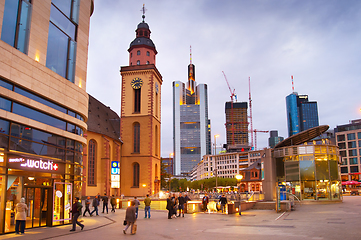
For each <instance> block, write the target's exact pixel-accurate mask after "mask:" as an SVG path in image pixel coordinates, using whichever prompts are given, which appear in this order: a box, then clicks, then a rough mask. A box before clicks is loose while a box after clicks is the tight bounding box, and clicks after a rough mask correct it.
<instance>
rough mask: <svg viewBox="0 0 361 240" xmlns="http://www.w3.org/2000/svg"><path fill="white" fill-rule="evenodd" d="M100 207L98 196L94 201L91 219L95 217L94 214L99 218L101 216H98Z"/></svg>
mask: <svg viewBox="0 0 361 240" xmlns="http://www.w3.org/2000/svg"><path fill="white" fill-rule="evenodd" d="M98 206H99V200H98V196H95V198H94V199H93V211H92V212H91V213H90V216H91V217H92V216H93V213H94V212H95V213H96V214H97V216H99V214H98Z"/></svg>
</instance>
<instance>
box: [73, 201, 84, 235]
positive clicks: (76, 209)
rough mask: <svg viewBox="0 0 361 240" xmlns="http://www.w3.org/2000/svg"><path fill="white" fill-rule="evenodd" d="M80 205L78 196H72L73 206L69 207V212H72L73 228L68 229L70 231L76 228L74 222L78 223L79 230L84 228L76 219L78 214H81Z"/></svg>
mask: <svg viewBox="0 0 361 240" xmlns="http://www.w3.org/2000/svg"><path fill="white" fill-rule="evenodd" d="M82 207H83V206H82V205H81V203H80V202H79V198H78V197H75V198H74V203H73V206H72V208H71V211H70V212H71V213H72V223H73V228H72V229H71V230H70V231H71V232H72V231H75V229H76V224H78V225H79V226H80V227H81V230H83V228H84V225H83V224H81V223H80V222H79V221H78V217H79V215H80V214H81V209H82Z"/></svg>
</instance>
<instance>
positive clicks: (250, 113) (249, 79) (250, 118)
mask: <svg viewBox="0 0 361 240" xmlns="http://www.w3.org/2000/svg"><path fill="white" fill-rule="evenodd" d="M248 88H249V89H248V90H249V91H248V93H249V95H248V101H249V120H250V121H249V122H250V127H251V129H250V130H249V132H250V133H251V149H252V147H253V119H252V98H251V77H248Z"/></svg>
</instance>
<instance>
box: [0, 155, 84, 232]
mask: <svg viewBox="0 0 361 240" xmlns="http://www.w3.org/2000/svg"><path fill="white" fill-rule="evenodd" d="M81 169H82V168H81V166H80V165H79V164H74V163H67V162H64V161H61V160H59V159H55V158H54V159H52V158H40V157H39V156H36V155H34V156H32V155H29V154H24V153H19V152H8V153H6V152H5V151H4V150H2V149H1V148H0V205H1V206H0V234H4V233H11V232H15V223H16V221H15V211H14V210H15V206H16V204H17V203H18V202H19V201H20V199H21V198H22V197H24V198H25V203H26V205H27V206H28V211H27V213H26V216H27V217H26V228H34V227H43V226H55V225H62V224H67V223H70V219H71V215H70V210H71V205H72V199H73V195H74V196H79V194H80V191H79V190H80V188H81V181H80V180H81V176H80V175H81V172H82V171H81ZM74 192H75V194H74Z"/></svg>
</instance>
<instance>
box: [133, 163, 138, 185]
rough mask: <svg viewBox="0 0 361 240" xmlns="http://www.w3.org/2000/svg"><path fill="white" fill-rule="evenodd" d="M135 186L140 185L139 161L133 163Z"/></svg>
mask: <svg viewBox="0 0 361 240" xmlns="http://www.w3.org/2000/svg"><path fill="white" fill-rule="evenodd" d="M133 187H139V163H134V164H133Z"/></svg>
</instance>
